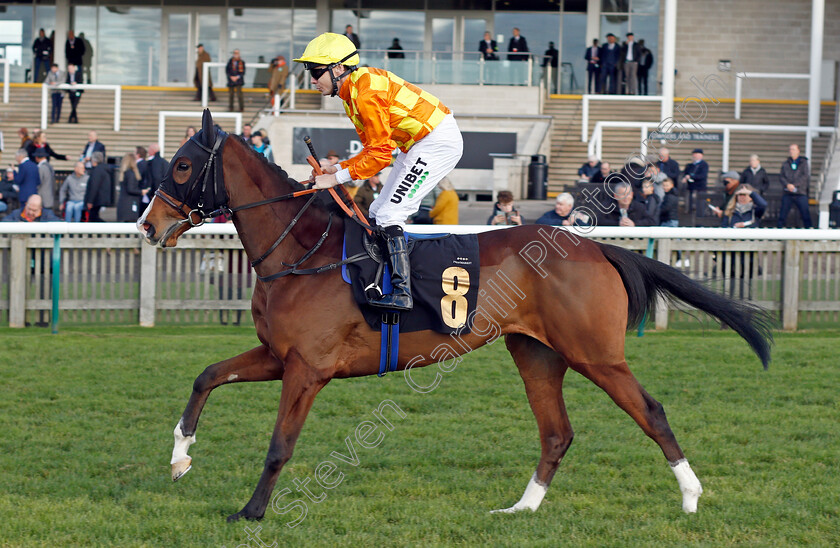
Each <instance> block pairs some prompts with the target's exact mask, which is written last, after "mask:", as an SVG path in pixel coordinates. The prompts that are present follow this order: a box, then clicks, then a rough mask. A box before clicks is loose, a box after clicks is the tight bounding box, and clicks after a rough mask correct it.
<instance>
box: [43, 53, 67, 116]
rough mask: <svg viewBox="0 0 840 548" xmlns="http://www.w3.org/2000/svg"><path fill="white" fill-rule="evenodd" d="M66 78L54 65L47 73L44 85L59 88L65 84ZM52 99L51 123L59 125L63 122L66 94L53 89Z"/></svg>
mask: <svg viewBox="0 0 840 548" xmlns="http://www.w3.org/2000/svg"><path fill="white" fill-rule="evenodd" d="M66 78H67V75H66V74H64V72H62V71H60V70H58V65H56V64H55V63H53V64H52V66H51V67H50V70H49V72H47V77H46V78H44V83H45V84H46V85H48V86H58V85H60V84H63V83H64V81H65V79H66ZM50 99H52V111H50V123H51V124H57V123H58V122H60V121H61V103H63V102H64V92H63V91H61V90H60V89H58V88H56V87H53V88H52V92H51V93H50Z"/></svg>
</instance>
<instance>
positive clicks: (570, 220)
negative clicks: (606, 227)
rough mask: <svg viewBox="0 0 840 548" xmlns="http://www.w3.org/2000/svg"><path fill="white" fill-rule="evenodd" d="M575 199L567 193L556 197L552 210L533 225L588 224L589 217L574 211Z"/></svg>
mask: <svg viewBox="0 0 840 548" xmlns="http://www.w3.org/2000/svg"><path fill="white" fill-rule="evenodd" d="M574 207H575V199H574V197H573V196H572V195H571V194H569V193H568V192H563V193H561V194H558V195H557V198H555V200H554V209H552V210H551V211H546V212H545V213H543V214H542V216H541V217H540V218H539V219H537V221H536V223H535V224H538V225H551V226H572V225H575V226H585V225H588V224H589V215H586V214H585V213H582V212H579V211H575V210H574Z"/></svg>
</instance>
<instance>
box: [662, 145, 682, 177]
mask: <svg viewBox="0 0 840 548" xmlns="http://www.w3.org/2000/svg"><path fill="white" fill-rule="evenodd" d="M659 171H660V172H661V173H663V174H665V176H666V177H668V178H669V179H671V180H672V181H674V184H675V185H676V184H677V181H679V179H680V164H678V163H677V161H676V160H674V159H673V158H671V151H670V150H668V149H667V148H665V147H662V148H660V149H659Z"/></svg>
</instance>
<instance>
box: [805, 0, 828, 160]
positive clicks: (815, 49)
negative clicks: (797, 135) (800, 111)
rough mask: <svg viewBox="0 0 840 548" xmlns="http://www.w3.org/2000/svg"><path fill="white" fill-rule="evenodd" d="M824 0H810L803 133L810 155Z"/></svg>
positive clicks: (815, 122) (816, 123)
mask: <svg viewBox="0 0 840 548" xmlns="http://www.w3.org/2000/svg"><path fill="white" fill-rule="evenodd" d="M824 26H825V0H811V80H810V82H809V86H808V128H809V129H808V133H807V135H805V150H806V152H805V154H806V155H807V156H808V158H809V160H812V159H813V158H812V157H811V138H812V137H813V134H812V130H811V128H815V127H817V126H819V125H820V70H821V65H822V53H823V27H824Z"/></svg>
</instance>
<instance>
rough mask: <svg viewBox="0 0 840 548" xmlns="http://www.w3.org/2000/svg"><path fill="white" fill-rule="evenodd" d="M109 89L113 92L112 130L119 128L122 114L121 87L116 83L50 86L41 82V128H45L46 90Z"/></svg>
mask: <svg viewBox="0 0 840 548" xmlns="http://www.w3.org/2000/svg"><path fill="white" fill-rule="evenodd" d="M77 89H80V90H83V91H85V90H96V89H100V90H110V91H113V92H114V131H119V130H120V118H121V116H122V87H121V86H118V85H116V84H59V85H57V86H50V85H47V84H41V129H47V92H48V91H55V90H61V91H70V90H77Z"/></svg>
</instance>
